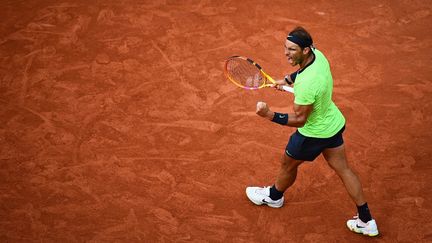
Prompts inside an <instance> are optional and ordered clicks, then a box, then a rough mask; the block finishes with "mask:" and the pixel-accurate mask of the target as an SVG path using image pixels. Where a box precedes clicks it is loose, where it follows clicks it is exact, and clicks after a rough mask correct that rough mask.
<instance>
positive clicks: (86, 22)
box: [0, 0, 432, 242]
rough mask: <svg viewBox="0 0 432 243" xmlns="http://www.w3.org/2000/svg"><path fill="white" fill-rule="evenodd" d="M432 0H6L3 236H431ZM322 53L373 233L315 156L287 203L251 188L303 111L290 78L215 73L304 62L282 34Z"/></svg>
mask: <svg viewBox="0 0 432 243" xmlns="http://www.w3.org/2000/svg"><path fill="white" fill-rule="evenodd" d="M431 11H432V6H431V4H430V2H429V1H420V0H412V1H408V0H405V1H404V0H398V1H390V0H387V1H372V0H370V1H335V0H332V1H306V2H304V1H302V3H299V2H298V1H282V0H280V1H268V3H267V4H265V1H257V0H250V1H229V0H221V1H209V0H207V1H206V0H203V1H198V0H197V1H168V0H167V1H112V0H108V1H83V0H79V1H68V2H65V1H41V0H36V1H11V0H9V1H7V0H3V1H1V3H0V16H1V19H2V21H1V23H0V151H1V153H0V159H1V161H0V162H1V164H0V242H364V241H366V240H367V241H369V242H431V241H432V221H431V218H432V212H431V209H432V207H431V192H432V191H431V189H430V183H431V181H432V176H431V173H432V166H431V158H432V147H431V142H432V127H431V124H432V116H431V115H430V113H431V111H432V98H431V97H432V96H431V95H432V84H431V78H432V69H431V66H432V59H431V54H432V52H431V48H432V38H431V37H432V34H431V29H430V27H431V25H432V12H431ZM297 25H302V26H304V27H305V28H307V29H308V30H309V31H310V32H311V34H312V36H313V37H314V41H315V44H316V47H317V48H318V49H320V50H322V51H323V52H324V53H325V54H326V55H327V57H328V59H329V61H330V63H331V65H332V70H333V77H334V81H335V83H334V101H335V103H336V104H337V105H338V106H339V107H340V109H341V110H342V112H343V113H344V115H345V117H346V119H347V129H346V132H345V142H346V146H347V152H348V157H349V159H350V163H351V165H352V167H353V168H354V169H355V170H356V171H357V172H358V174H359V175H360V178H361V180H362V183H363V186H364V191H365V193H366V197H367V201H368V203H369V206H370V209H371V211H372V214H373V216H374V218H375V219H376V220H377V222H378V226H379V229H380V233H381V235H380V236H379V237H378V238H375V239H369V238H366V237H364V236H361V235H357V234H354V233H352V232H350V231H349V230H348V229H347V228H346V226H345V222H346V220H347V219H349V218H350V217H352V216H353V215H355V214H356V209H355V206H354V204H353V203H352V201H351V200H350V198H349V196H348V194H347V193H346V192H345V189H344V187H343V185H342V182H341V181H340V180H339V178H338V177H337V175H336V174H335V173H334V172H333V171H332V170H331V169H330V167H329V166H328V165H327V164H326V162H325V161H324V159H323V158H322V157H319V158H318V159H317V160H316V161H314V162H313V163H309V164H304V165H302V166H301V167H300V171H299V175H298V179H297V181H296V183H295V184H294V186H293V187H292V188H290V189H289V190H288V191H287V192H286V193H285V205H284V207H282V208H280V209H272V208H269V207H266V206H262V207H258V206H255V205H253V204H252V203H251V202H250V201H249V200H248V199H247V198H246V195H245V192H244V191H245V188H246V187H247V186H251V185H255V186H264V185H271V184H272V183H273V182H274V179H275V176H276V173H277V171H278V169H279V163H280V162H279V161H280V159H281V156H282V155H283V152H284V148H285V145H286V143H287V141H288V138H289V136H290V134H291V133H292V132H294V131H295V129H294V128H290V127H281V126H278V125H276V124H274V123H271V122H268V121H266V120H264V119H262V118H260V117H258V116H257V115H255V113H254V112H255V105H256V102H257V101H265V102H267V103H268V104H269V105H270V106H271V107H272V108H273V109H274V110H276V111H281V112H284V111H285V112H290V111H291V110H292V103H293V96H292V94H289V93H283V92H277V91H275V90H273V89H265V90H259V91H253V92H251V91H245V90H242V89H240V88H237V87H236V86H234V85H233V84H232V83H230V82H229V81H228V80H227V79H226V78H225V77H224V74H223V62H224V59H225V58H227V57H228V56H231V55H235V54H236V55H245V56H248V57H251V58H253V59H255V60H256V61H257V62H258V63H260V64H261V65H262V66H263V68H264V69H265V70H266V71H267V72H268V73H269V74H271V75H272V76H274V77H275V78H281V77H283V75H285V74H287V73H291V72H293V71H295V69H294V68H293V67H291V66H289V65H288V63H287V61H286V58H285V57H284V52H283V51H284V49H283V43H284V40H285V36H286V34H287V33H288V32H289V31H290V30H291V29H293V28H294V27H295V26H297Z"/></svg>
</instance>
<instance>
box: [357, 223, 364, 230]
mask: <svg viewBox="0 0 432 243" xmlns="http://www.w3.org/2000/svg"><path fill="white" fill-rule="evenodd" d="M356 227H357V228H359V229H363V228H364V227H363V226H359V225H358V224H356Z"/></svg>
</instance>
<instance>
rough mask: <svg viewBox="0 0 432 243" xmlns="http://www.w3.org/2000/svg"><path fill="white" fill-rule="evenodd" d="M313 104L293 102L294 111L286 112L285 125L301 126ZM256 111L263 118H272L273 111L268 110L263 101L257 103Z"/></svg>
mask: <svg viewBox="0 0 432 243" xmlns="http://www.w3.org/2000/svg"><path fill="white" fill-rule="evenodd" d="M312 109H313V105H297V104H294V113H289V114H288V123H287V124H286V125H287V126H290V127H303V126H304V124H305V123H306V121H307V118H308V116H309V114H310V113H311V112H312ZM256 113H257V114H258V115H259V116H261V117H264V118H267V119H269V120H272V119H273V117H274V115H275V113H274V112H273V111H271V110H270V108H269V107H268V106H267V104H266V103H264V102H258V103H257V110H256Z"/></svg>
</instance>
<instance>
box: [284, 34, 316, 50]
mask: <svg viewBox="0 0 432 243" xmlns="http://www.w3.org/2000/svg"><path fill="white" fill-rule="evenodd" d="M287 40H289V41H291V42H293V43H296V44H297V45H298V46H300V47H301V48H302V49H303V48H305V47H310V46H311V45H312V40H310V39H309V40H305V39H303V38H302V37H300V36H297V35H288V37H287Z"/></svg>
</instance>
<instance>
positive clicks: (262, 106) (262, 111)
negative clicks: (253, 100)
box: [256, 101, 270, 117]
mask: <svg viewBox="0 0 432 243" xmlns="http://www.w3.org/2000/svg"><path fill="white" fill-rule="evenodd" d="M269 110H270V109H269V107H268V106H267V104H266V103H264V102H262V101H259V102H258V103H257V107H256V113H257V114H258V115H259V116H262V117H266V116H267V113H268V112H269Z"/></svg>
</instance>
